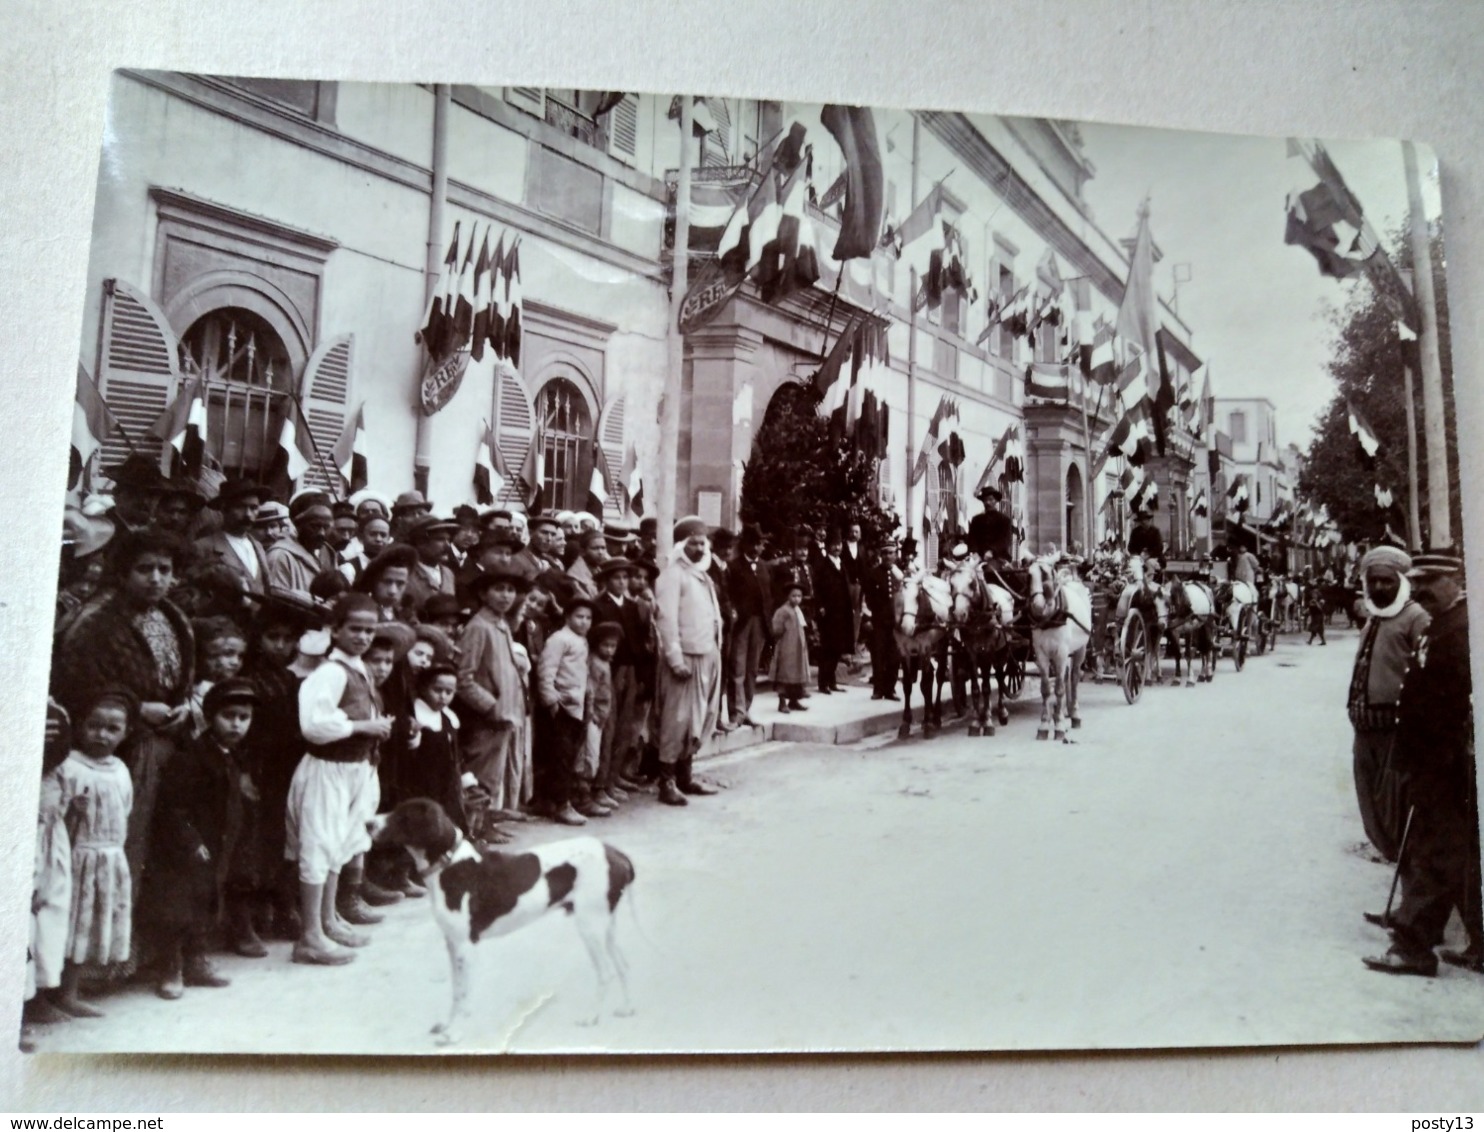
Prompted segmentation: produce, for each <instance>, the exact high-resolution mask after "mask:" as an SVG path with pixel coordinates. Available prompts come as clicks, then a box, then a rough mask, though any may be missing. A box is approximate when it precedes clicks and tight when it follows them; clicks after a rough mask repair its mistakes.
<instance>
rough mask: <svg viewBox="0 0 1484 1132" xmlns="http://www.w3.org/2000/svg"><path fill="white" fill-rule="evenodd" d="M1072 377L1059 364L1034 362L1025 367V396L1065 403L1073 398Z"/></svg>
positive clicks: (1065, 368)
mask: <svg viewBox="0 0 1484 1132" xmlns="http://www.w3.org/2000/svg"><path fill="white" fill-rule="evenodd" d="M1071 392H1072V384H1071V375H1070V373H1069V372H1068V370H1067V367H1066V366H1065V365H1062V364H1060V363H1058V362H1032V363H1031V364H1030V365H1028V366H1026V367H1025V395H1026V396H1027V397H1040V398H1042V399H1044V400H1051V401H1065V400H1066V399H1067V398H1068V397H1069V396H1071Z"/></svg>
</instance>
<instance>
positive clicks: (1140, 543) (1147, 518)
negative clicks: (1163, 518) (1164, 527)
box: [1128, 511, 1165, 566]
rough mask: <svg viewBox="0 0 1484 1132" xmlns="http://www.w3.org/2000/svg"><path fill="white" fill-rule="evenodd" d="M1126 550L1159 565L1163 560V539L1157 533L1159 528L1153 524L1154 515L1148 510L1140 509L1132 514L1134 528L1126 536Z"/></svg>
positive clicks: (1162, 563)
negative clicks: (1144, 556)
mask: <svg viewBox="0 0 1484 1132" xmlns="http://www.w3.org/2000/svg"><path fill="white" fill-rule="evenodd" d="M1128 552H1129V554H1130V555H1134V554H1143V555H1146V556H1148V557H1149V558H1150V559H1151V560H1152V561H1156V562H1158V563H1159V564H1160V565H1161V566H1163V565H1164V561H1165V540H1164V539H1163V537H1161V535H1160V533H1159V528H1158V527H1156V526H1155V525H1154V516H1152V515H1151V514H1149V512H1148V511H1140V512H1138V513H1137V514H1135V515H1134V529H1133V532H1132V533H1131V534H1130V535H1129V536H1128Z"/></svg>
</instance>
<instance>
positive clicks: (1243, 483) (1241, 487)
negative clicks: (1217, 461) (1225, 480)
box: [1226, 472, 1328, 518]
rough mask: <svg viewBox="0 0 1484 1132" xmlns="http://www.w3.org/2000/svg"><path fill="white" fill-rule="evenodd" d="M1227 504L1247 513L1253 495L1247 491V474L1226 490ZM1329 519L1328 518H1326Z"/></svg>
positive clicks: (1237, 478)
mask: <svg viewBox="0 0 1484 1132" xmlns="http://www.w3.org/2000/svg"><path fill="white" fill-rule="evenodd" d="M1226 498H1227V504H1228V506H1229V507H1230V508H1231V510H1233V511H1246V510H1247V508H1248V506H1249V504H1250V503H1251V493H1250V492H1249V491H1248V490H1247V475H1246V473H1245V472H1244V473H1240V474H1238V475H1237V476H1236V477H1235V478H1234V479H1233V480H1232V485H1231V487H1229V488H1227V489H1226ZM1326 518H1328V516H1326Z"/></svg>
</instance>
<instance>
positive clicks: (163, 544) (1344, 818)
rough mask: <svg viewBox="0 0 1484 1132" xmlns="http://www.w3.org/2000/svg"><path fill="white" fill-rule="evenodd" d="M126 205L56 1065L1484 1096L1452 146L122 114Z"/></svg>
mask: <svg viewBox="0 0 1484 1132" xmlns="http://www.w3.org/2000/svg"><path fill="white" fill-rule="evenodd" d="M97 168H98V182H97V194H96V205H95V212H94V219H93V228H92V234H91V251H90V258H89V262H88V268H87V278H86V293H85V295H84V296H83V297H82V309H83V315H82V334H81V340H80V343H79V345H78V349H77V362H76V397H75V402H74V406H73V419H72V430H71V437H72V441H71V453H70V461H69V466H68V473H67V481H66V483H65V484H62V483H59V484H57V485H56V490H55V493H54V496H53V497H52V498H51V499H50V501H49V502H48V503H47V504H46V505H47V506H52V507H54V508H55V509H56V512H57V515H58V523H57V530H58V535H59V537H58V543H59V548H60V557H59V559H58V566H57V574H56V584H57V598H56V609H55V620H54V626H53V635H52V638H51V641H50V645H49V647H50V656H51V661H50V669H49V671H50V679H49V702H48V706H47V713H46V727H45V744H44V749H43V750H42V751H41V752H40V753H39V757H38V754H37V753H36V752H34V751H32V752H29V754H27V755H26V756H24V757H29V758H30V759H31V760H32V764H33V772H34V776H36V777H40V779H41V791H40V812H39V815H38V824H37V836H36V843H35V852H36V865H35V871H34V878H35V879H34V886H33V891H32V895H31V899H30V901H29V905H28V906H27V907H25V908H22V907H16V908H13V909H11V911H10V913H9V914H10V915H11V916H12V917H14V918H16V919H17V920H19V919H21V918H23V917H25V916H27V915H29V925H30V926H29V935H28V938H29V947H28V951H27V956H26V971H27V975H26V988H25V989H26V1000H25V1005H24V1010H23V1013H22V1029H21V1033H20V1042H21V1044H22V1047H23V1048H24V1049H26V1050H29V1051H36V1052H40V1053H190V1054H222V1053H245V1054H438V1053H463V1054H468V1053H480V1054H483V1053H564V1054H569V1053H788V1052H915V1051H1066V1050H1148V1049H1191V1048H1207V1047H1219V1048H1231V1047H1275V1046H1277V1047H1292V1046H1356V1045H1366V1044H1372V1043H1386V1044H1404V1043H1435V1042H1477V1041H1479V1040H1480V1038H1481V1036H1484V917H1481V898H1480V847H1479V820H1478V808H1477V788H1476V772H1475V763H1474V740H1473V714H1472V683H1471V674H1470V671H1471V670H1470V659H1469V643H1468V619H1467V605H1466V600H1465V594H1466V588H1467V587H1466V580H1465V576H1464V566H1463V554H1464V537H1463V535H1464V529H1463V528H1464V523H1463V509H1464V498H1463V490H1462V487H1463V479H1462V477H1461V475H1460V470H1459V460H1458V451H1459V441H1458V423H1457V420H1456V417H1455V407H1454V399H1453V362H1452V349H1451V344H1450V336H1449V304H1448V289H1447V272H1446V270H1445V267H1446V257H1445V245H1446V239H1447V235H1448V232H1447V228H1446V225H1445V221H1444V212H1443V207H1442V193H1441V191H1440V174H1439V162H1438V157H1437V155H1436V154H1435V153H1434V152H1433V150H1432V149H1431V148H1429V147H1428V146H1427V145H1426V144H1423V143H1421V142H1412V141H1407V140H1392V139H1373V140H1355V139H1338V138H1337V139H1316V138H1312V137H1306V136H1304V137H1286V136H1270V137H1263V136H1248V135H1235V134H1218V133H1197V132H1188V131H1175V130H1161V129H1153V128H1142V127H1136V126H1129V125H1107V124H1100V123H1096V122H1089V121H1075V120H1070V119H1062V118H1042V117H1028V116H1015V115H1003V116H1001V115H993V114H988V113H961V112H953V111H948V110H942V109H923V110H912V109H900V108H889V107H864V106H857V105H852V104H844V103H830V102H797V101H788V100H779V99H769V98H767V97H760V96H759V92H758V91H756V90H754V91H752V92H751V93H748V92H745V91H744V92H741V93H737V92H733V93H731V94H721V95H715V94H707V95H702V94H674V93H662V94H656V93H650V92H645V91H637V92H636V91H627V90H585V89H575V88H574V89H558V88H551V87H516V86H483V85H464V84H460V83H458V82H452V83H425V84H412V83H407V84H390V83H364V82H353V81H344V80H336V81H329V80H315V79H305V80H288V79H282V78H254V77H244V76H233V75H222V74H202V73H195V72H187V71H157V70H144V69H121V70H117V71H115V72H114V73H113V75H112V77H111V80H110V82H109V86H108V91H107V113H106V129H105V133H104V136H103V138H102V139H101V149H100V155H99V161H98V167H97ZM69 365H70V363H69ZM70 372H71V371H70V369H69V371H68V380H69V381H70V380H71V378H70ZM38 505H40V504H38ZM47 647H48V645H47V643H46V642H44V641H38V642H36V644H35V649H34V651H35V653H36V655H37V656H38V657H40V656H42V655H44V654H45V652H46V649H47ZM38 663H39V661H38ZM332 685H333V686H332ZM27 828H28V829H29V827H27ZM26 836H27V838H29V833H27V835H26ZM26 848H27V849H28V850H29V848H30V846H29V842H28V843H27V845H26Z"/></svg>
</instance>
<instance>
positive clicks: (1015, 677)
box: [1005, 648, 1025, 700]
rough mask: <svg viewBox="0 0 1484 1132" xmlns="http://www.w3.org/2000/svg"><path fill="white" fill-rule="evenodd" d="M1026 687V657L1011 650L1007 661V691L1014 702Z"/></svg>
mask: <svg viewBox="0 0 1484 1132" xmlns="http://www.w3.org/2000/svg"><path fill="white" fill-rule="evenodd" d="M1024 687H1025V657H1023V656H1021V655H1020V653H1019V651H1017V650H1016V649H1013V648H1012V649H1011V650H1010V656H1009V658H1008V659H1006V661H1005V691H1006V692H1007V693H1008V694H1009V696H1010V698H1011V699H1012V700H1013V699H1015V698H1016V697H1017V696H1019V695H1020V691H1021V689H1022V688H1024Z"/></svg>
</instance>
